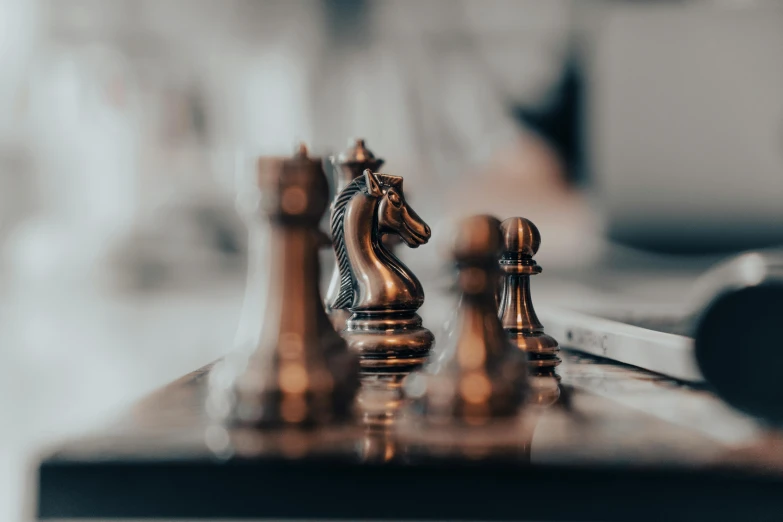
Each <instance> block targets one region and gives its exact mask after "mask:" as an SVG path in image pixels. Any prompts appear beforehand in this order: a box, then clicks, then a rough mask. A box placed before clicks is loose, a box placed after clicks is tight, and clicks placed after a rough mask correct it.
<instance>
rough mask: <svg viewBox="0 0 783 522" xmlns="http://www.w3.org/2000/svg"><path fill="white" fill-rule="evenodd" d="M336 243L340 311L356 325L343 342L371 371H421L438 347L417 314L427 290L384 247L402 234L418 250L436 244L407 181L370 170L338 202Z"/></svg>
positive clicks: (334, 217)
mask: <svg viewBox="0 0 783 522" xmlns="http://www.w3.org/2000/svg"><path fill="white" fill-rule="evenodd" d="M331 231H332V241H333V245H334V250H335V254H336V256H337V264H338V268H339V270H340V291H339V294H338V295H337V298H336V299H335V301H334V304H333V305H332V306H333V308H334V309H348V310H349V311H350V312H351V317H350V318H349V319H348V321H347V323H346V328H345V330H343V332H342V334H343V337H345V339H346V341H347V342H348V345H349V347H351V348H352V349H354V350H356V351H357V352H358V353H359V354H360V356H361V363H362V367H363V368H364V370H365V371H375V370H378V371H397V370H399V371H404V370H409V369H412V368H415V367H417V366H420V365H421V364H422V363H423V362H424V361H425V360H426V358H427V354H428V353H429V350H430V348H431V346H432V343H433V340H434V338H433V336H432V333H431V332H430V331H429V330H427V329H426V328H423V327H422V326H421V317H419V315H418V314H417V313H416V311H417V310H418V309H419V307H420V306H421V305H422V303H423V302H424V290H423V288H422V286H421V283H420V282H419V280H418V279H417V278H416V276H415V275H414V274H413V272H411V270H410V269H409V268H408V267H407V266H405V264H403V263H402V262H401V261H400V260H399V259H397V257H396V256H394V254H392V253H391V252H389V250H388V249H387V248H386V247H385V246H384V245H383V243H382V241H381V237H382V235H383V234H396V235H398V236H400V238H402V240H403V241H404V242H405V243H406V244H407V245H408V246H409V247H411V248H416V247H418V246H419V245H423V244H424V243H426V242H427V241H429V239H430V236H431V231H430V227H429V226H427V224H426V223H425V222H424V221H423V220H422V219H421V218H420V217H419V216H418V215H417V214H416V212H415V211H414V210H413V209H412V208H411V207H410V206H409V205H408V204H407V202H406V201H405V195H404V193H403V188H402V178H401V177H400V176H392V175H389V174H377V173H373V172H372V171H371V170H369V169H368V170H365V171H364V174H363V175H362V176H360V177H358V178H356V179H355V180H354V181H352V182H351V183H350V184H348V186H346V187H345V188H344V189H343V191H342V192H341V193H340V195H339V196H338V197H337V199H336V200H335V202H334V205H333V208H332V216H331Z"/></svg>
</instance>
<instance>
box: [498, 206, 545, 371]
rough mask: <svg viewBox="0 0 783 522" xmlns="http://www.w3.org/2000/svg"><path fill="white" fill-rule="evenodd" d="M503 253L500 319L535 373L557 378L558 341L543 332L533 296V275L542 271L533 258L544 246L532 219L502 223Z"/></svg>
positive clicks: (513, 219)
mask: <svg viewBox="0 0 783 522" xmlns="http://www.w3.org/2000/svg"><path fill="white" fill-rule="evenodd" d="M500 232H501V234H502V236H503V255H502V256H501V258H500V269H501V270H502V271H503V272H504V273H505V279H504V284H503V289H502V291H501V296H500V297H501V302H500V310H499V315H500V321H501V323H502V324H503V329H504V330H505V331H506V333H507V334H508V337H509V338H510V339H511V342H512V343H513V344H514V345H516V346H517V348H519V349H520V350H522V351H523V352H525V353H526V354H527V356H528V361H529V364H530V366H531V367H532V369H533V370H534V373H535V374H536V375H542V376H552V377H556V378H557V374H556V373H555V367H556V366H557V365H558V364H560V358H559V357H558V356H557V354H558V352H559V351H560V347H559V346H558V343H557V341H556V340H555V339H554V338H552V337H550V336H549V335H547V334H545V333H544V326H543V325H542V324H541V321H539V320H538V317H536V311H535V310H534V309H533V300H532V298H531V296H530V276H531V275H535V274H540V273H541V267H540V266H538V264H537V263H536V262H535V260H533V256H534V255H536V252H538V248H539V246H540V245H541V234H540V233H539V231H538V228H536V226H535V225H534V224H533V223H532V222H531V221H530V220H527V219H525V218H521V217H512V218H508V219H506V220H505V221H503V223H501V225H500Z"/></svg>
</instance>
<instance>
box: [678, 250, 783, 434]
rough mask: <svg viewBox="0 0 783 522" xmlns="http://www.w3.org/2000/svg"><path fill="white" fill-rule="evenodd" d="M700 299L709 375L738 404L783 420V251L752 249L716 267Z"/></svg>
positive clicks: (698, 339)
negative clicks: (703, 303)
mask: <svg viewBox="0 0 783 522" xmlns="http://www.w3.org/2000/svg"><path fill="white" fill-rule="evenodd" d="M710 287H712V289H711V290H710ZM696 300H697V301H699V300H705V301H706V303H707V304H706V306H704V307H703V308H702V309H703V312H701V314H699V315H698V316H697V318H696V321H695V327H694V330H693V332H694V333H693V337H694V342H695V352H696V360H697V362H698V365H699V369H700V370H701V372H702V374H703V375H704V377H705V379H706V380H707V381H708V382H709V383H710V384H711V385H712V387H713V388H714V390H715V392H716V393H717V394H718V395H719V396H720V397H721V398H723V399H724V400H725V401H726V402H728V403H729V404H731V405H732V406H734V407H735V408H738V409H740V410H742V411H744V412H746V413H749V414H751V415H753V416H756V417H758V418H759V419H761V420H762V421H764V422H766V423H770V424H772V425H775V426H781V425H783V252H780V251H777V252H770V253H749V254H745V255H743V256H740V257H739V258H736V259H733V260H731V261H729V262H727V263H724V264H722V265H721V266H719V267H718V268H716V269H713V270H711V271H710V272H709V273H708V274H707V275H706V276H705V277H704V278H703V279H702V280H701V281H700V285H699V288H698V289H697V297H696Z"/></svg>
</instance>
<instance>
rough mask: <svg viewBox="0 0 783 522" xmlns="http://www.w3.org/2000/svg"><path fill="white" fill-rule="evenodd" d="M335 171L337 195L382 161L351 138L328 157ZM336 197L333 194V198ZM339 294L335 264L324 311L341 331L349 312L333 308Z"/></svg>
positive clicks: (338, 276) (361, 143)
mask: <svg viewBox="0 0 783 522" xmlns="http://www.w3.org/2000/svg"><path fill="white" fill-rule="evenodd" d="M329 160H330V161H331V163H332V165H333V166H334V169H335V171H336V173H337V176H336V178H337V179H336V180H335V181H336V183H335V186H336V191H335V194H336V195H337V196H339V195H340V193H341V192H342V191H343V189H345V187H347V186H348V184H349V183H350V182H352V181H353V180H355V179H356V178H358V177H359V176H361V175H362V174H363V173H364V171H365V170H367V169H370V170H371V171H372V172H377V171H378V170H379V169H380V168H381V166H382V165H383V163H384V161H383V160H382V159H381V158H376V157H375V155H374V154H373V153H372V152H371V151H370V150H368V149H367V147H366V146H365V144H364V140H363V139H356V140H351V141H349V142H348V148H347V149H346V150H345V151H343V152H342V153H341V154H339V155H338V156H332V157H330V158H329ZM336 199H337V197H336V196H335V200H336ZM339 294H340V268H339V266H338V265H337V264H335V266H334V270H333V271H332V278H331V279H330V281H329V289H328V290H327V291H326V298H325V299H324V304H325V306H326V313H327V314H328V315H329V319H330V320H331V321H332V324H333V325H334V329H335V330H337V331H338V332H339V331H342V330H343V329H344V328H345V322H346V321H347V320H348V318H349V317H350V316H351V314H350V312H349V311H348V310H347V309H345V308H343V309H340V308H335V307H334V303H335V302H336V301H337V296H338V295H339Z"/></svg>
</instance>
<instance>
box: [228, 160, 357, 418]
mask: <svg viewBox="0 0 783 522" xmlns="http://www.w3.org/2000/svg"><path fill="white" fill-rule="evenodd" d="M257 182H258V186H259V189H260V193H261V202H260V213H261V214H262V216H263V218H264V219H266V220H267V222H268V225H269V243H268V244H267V245H266V247H267V249H268V251H269V254H270V266H269V270H270V271H271V273H272V274H275V276H274V277H272V278H271V281H272V282H271V285H270V287H269V289H268V292H267V295H266V299H267V303H266V306H265V307H264V309H265V314H264V318H263V326H262V333H261V336H260V340H259V342H258V345H257V346H256V349H255V350H254V351H253V353H252V354H251V355H250V356H249V357H248V359H247V361H246V365H245V367H244V371H242V372H241V373H239V375H238V376H237V377H236V380H235V383H234V385H233V396H234V401H233V402H234V404H233V408H232V412H231V414H230V421H231V422H232V423H236V424H243V425H253V426H306V425H322V424H328V423H339V422H340V421H343V420H347V419H349V418H351V416H352V413H353V404H354V398H355V395H356V392H357V390H358V388H359V361H358V357H357V356H356V354H355V353H353V352H351V351H349V350H348V347H347V345H346V343H345V341H344V340H343V339H342V337H341V336H340V335H339V334H338V333H337V332H335V330H334V329H333V328H332V325H331V323H330V322H329V319H328V317H327V315H326V312H325V311H324V308H323V301H322V299H321V295H320V291H319V285H318V282H319V271H320V266H319V256H318V249H319V246H320V245H322V244H323V239H324V236H325V235H324V234H323V233H322V232H321V231H320V230H319V229H318V222H319V220H320V218H321V216H322V215H323V213H324V212H325V211H326V207H327V204H328V185H327V180H326V176H325V174H324V171H323V166H322V163H321V161H320V158H311V157H308V155H307V149H306V148H305V147H304V146H300V149H299V151H298V152H297V153H296V154H295V155H294V156H293V157H291V158H277V157H263V158H260V159H259V161H258V177H257Z"/></svg>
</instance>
